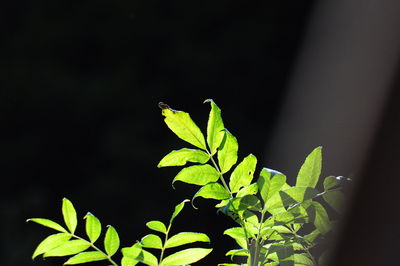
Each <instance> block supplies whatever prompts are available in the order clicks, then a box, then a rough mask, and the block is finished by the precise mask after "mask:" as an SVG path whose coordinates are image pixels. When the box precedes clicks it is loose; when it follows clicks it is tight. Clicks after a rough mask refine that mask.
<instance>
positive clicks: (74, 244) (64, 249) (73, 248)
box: [43, 239, 90, 257]
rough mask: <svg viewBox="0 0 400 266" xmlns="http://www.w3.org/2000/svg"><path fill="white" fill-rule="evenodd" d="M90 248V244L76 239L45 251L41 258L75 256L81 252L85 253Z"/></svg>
mask: <svg viewBox="0 0 400 266" xmlns="http://www.w3.org/2000/svg"><path fill="white" fill-rule="evenodd" d="M89 247H90V243H88V242H86V241H85V240H81V239H77V240H70V241H68V242H64V243H63V244H61V245H60V246H58V247H56V248H54V249H52V250H49V251H47V252H46V253H44V255H43V257H62V256H68V255H75V254H77V253H80V252H82V251H85V250H86V249H88V248H89Z"/></svg>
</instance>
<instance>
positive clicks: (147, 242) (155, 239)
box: [140, 234, 162, 249]
mask: <svg viewBox="0 0 400 266" xmlns="http://www.w3.org/2000/svg"><path fill="white" fill-rule="evenodd" d="M140 243H141V244H142V246H143V247H145V248H158V249H161V248H162V240H161V238H160V237H159V236H157V235H154V234H149V235H146V236H144V237H143V238H142V240H141V241H140Z"/></svg>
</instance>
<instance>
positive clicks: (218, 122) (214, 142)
mask: <svg viewBox="0 0 400 266" xmlns="http://www.w3.org/2000/svg"><path fill="white" fill-rule="evenodd" d="M204 102H205V103H206V102H209V103H210V104H211V111H210V115H209V117H208V123H207V143H208V147H210V151H211V155H214V153H215V152H216V151H217V148H218V147H219V145H220V144H221V141H222V139H223V137H224V132H222V130H223V129H224V122H223V121H222V117H221V109H220V108H219V107H218V106H217V105H216V104H215V103H214V101H213V100H211V99H208V100H205V101H204Z"/></svg>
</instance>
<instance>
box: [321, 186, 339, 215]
mask: <svg viewBox="0 0 400 266" xmlns="http://www.w3.org/2000/svg"><path fill="white" fill-rule="evenodd" d="M322 197H323V198H324V200H325V201H326V202H327V203H328V204H329V206H331V207H332V208H333V209H334V210H335V211H337V212H338V213H340V212H341V210H342V207H343V202H344V195H343V193H342V192H341V191H337V190H336V191H329V192H327V193H325V194H324V195H323V196H322Z"/></svg>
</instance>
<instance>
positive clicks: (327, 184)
mask: <svg viewBox="0 0 400 266" xmlns="http://www.w3.org/2000/svg"><path fill="white" fill-rule="evenodd" d="M337 185H339V180H337V179H336V177H334V176H328V177H327V178H325V179H324V189H325V190H329V189H331V188H334V187H336V186H337Z"/></svg>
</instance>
